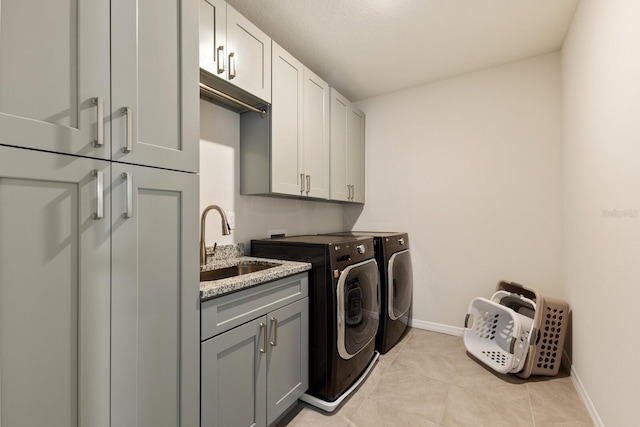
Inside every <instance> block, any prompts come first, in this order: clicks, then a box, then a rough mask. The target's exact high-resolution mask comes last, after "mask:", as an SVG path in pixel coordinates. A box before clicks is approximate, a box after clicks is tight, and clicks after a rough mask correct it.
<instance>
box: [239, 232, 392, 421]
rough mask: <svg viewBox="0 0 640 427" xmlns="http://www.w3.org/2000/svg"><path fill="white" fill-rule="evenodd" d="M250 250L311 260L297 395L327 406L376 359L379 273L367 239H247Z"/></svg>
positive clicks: (333, 404) (267, 255)
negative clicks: (302, 374) (304, 367)
mask: <svg viewBox="0 0 640 427" xmlns="http://www.w3.org/2000/svg"><path fill="white" fill-rule="evenodd" d="M251 255H252V256H256V257H262V258H277V259H286V260H291V261H304V262H309V263H311V264H312V268H311V270H310V272H309V311H310V315H309V346H310V348H309V390H308V391H307V393H306V394H305V396H303V398H302V400H304V401H306V402H308V403H311V404H312V405H315V406H317V407H319V408H321V409H323V410H325V411H329V412H330V411H333V410H334V409H335V408H336V407H337V406H338V405H339V404H340V402H342V401H343V400H344V398H345V397H346V396H347V395H348V394H349V392H351V391H352V390H354V389H355V387H356V384H357V383H358V382H359V381H361V380H362V379H363V378H364V377H366V372H368V370H369V369H370V368H371V367H372V366H373V364H375V361H376V360H377V355H378V353H377V352H376V350H375V338H376V335H377V331H378V321H379V320H378V317H379V315H378V313H379V304H378V301H379V286H378V282H379V273H378V265H377V263H376V260H375V258H374V250H373V239H372V238H371V237H351V236H349V237H347V236H317V235H307V236H291V237H283V238H271V239H264V240H252V241H251Z"/></svg>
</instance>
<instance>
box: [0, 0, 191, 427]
mask: <svg viewBox="0 0 640 427" xmlns="http://www.w3.org/2000/svg"><path fill="white" fill-rule="evenodd" d="M197 22H198V5H197V2H195V1H191V0H183V1H180V0H173V1H163V2H156V1H152V0H137V1H134V0H111V1H108V0H91V1H89V0H73V1H69V0H65V1H63V0H39V1H31V2H26V1H23V0H2V1H1V2H0V425H1V426H2V427H15V426H20V427H23V426H43V425H51V426H105V427H106V426H154V427H155V426H177V425H179V426H184V427H187V426H189V427H191V426H194V427H195V426H197V425H198V424H199V345H198V344H199V280H198V255H197V251H198V249H197V247H198V236H197V233H198V229H197V227H198V176H197V175H196V174H195V172H197V170H198V134H199V126H198V115H199V113H198V88H197V82H198V53H197V51H198V39H197Z"/></svg>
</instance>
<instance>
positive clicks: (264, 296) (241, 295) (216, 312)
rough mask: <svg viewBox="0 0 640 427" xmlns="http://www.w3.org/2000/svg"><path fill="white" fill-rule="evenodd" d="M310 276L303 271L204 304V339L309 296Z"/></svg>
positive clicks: (202, 323)
mask: <svg viewBox="0 0 640 427" xmlns="http://www.w3.org/2000/svg"><path fill="white" fill-rule="evenodd" d="M308 286H309V278H308V274H307V273H300V274H296V275H293V276H289V277H285V278H282V279H279V280H275V281H273V282H268V283H265V284H263V285H259V286H256V287H253V288H250V289H245V290H242V291H240V292H236V293H233V294H229V295H224V296H221V297H219V298H214V299H211V300H208V301H205V302H203V303H202V306H201V311H200V315H201V318H202V322H201V328H200V329H201V339H202V341H204V340H206V339H208V338H211V337H213V336H216V335H218V334H220V333H222V332H225V331H227V330H229V329H231V328H235V327H236V326H239V325H241V324H243V323H246V322H248V321H250V320H252V319H255V318H256V317H259V316H263V315H265V314H266V313H268V312H269V311H272V310H275V309H278V308H280V307H283V306H285V305H287V304H290V303H292V302H294V301H297V300H299V299H301V298H304V297H306V296H307V295H308Z"/></svg>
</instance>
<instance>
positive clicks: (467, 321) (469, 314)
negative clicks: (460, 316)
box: [464, 313, 473, 328]
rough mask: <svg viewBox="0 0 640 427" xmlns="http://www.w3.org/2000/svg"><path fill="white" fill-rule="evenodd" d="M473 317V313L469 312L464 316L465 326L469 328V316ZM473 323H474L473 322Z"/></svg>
mask: <svg viewBox="0 0 640 427" xmlns="http://www.w3.org/2000/svg"><path fill="white" fill-rule="evenodd" d="M470 317H471V313H467V315H466V316H465V317H464V327H465V328H469V318H470ZM471 324H473V322H471Z"/></svg>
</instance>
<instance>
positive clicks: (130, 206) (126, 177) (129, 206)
mask: <svg viewBox="0 0 640 427" xmlns="http://www.w3.org/2000/svg"><path fill="white" fill-rule="evenodd" d="M121 176H122V178H124V180H125V183H126V186H127V210H126V211H124V212H123V213H122V218H124V219H128V218H131V217H132V216H133V176H132V175H131V173H130V172H122V175H121Z"/></svg>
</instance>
